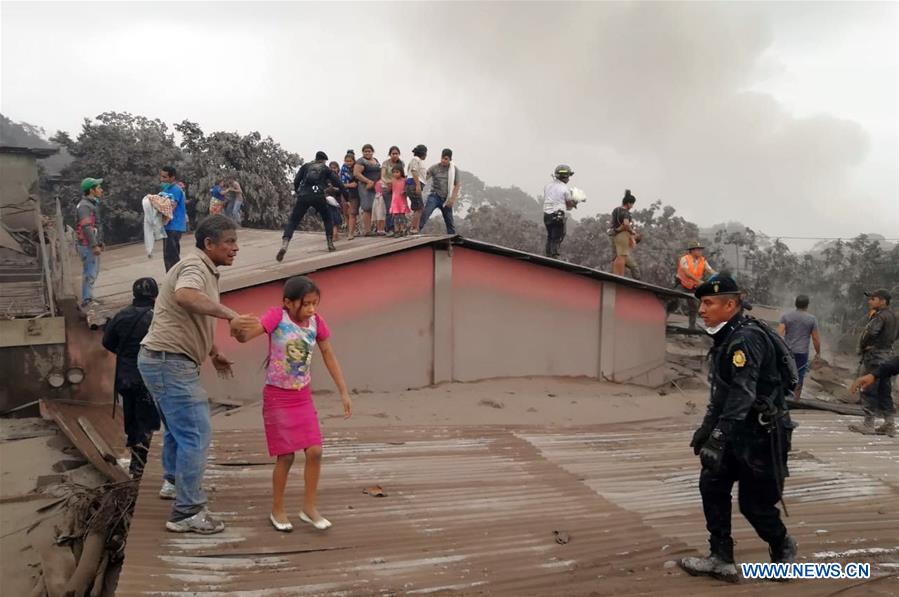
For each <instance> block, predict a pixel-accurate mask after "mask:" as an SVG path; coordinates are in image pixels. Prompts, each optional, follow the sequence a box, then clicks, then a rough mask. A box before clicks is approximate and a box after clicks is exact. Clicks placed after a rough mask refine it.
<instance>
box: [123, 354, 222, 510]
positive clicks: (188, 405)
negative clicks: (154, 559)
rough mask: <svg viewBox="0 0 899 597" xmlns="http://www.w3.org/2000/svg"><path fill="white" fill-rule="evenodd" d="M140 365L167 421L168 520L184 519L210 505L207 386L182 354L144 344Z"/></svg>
mask: <svg viewBox="0 0 899 597" xmlns="http://www.w3.org/2000/svg"><path fill="white" fill-rule="evenodd" d="M137 368H138V369H139V370H140V374H141V377H143V379H144V384H145V385H146V386H147V389H148V390H150V394H152V395H153V399H154V400H156V404H157V405H158V406H159V411H160V412H161V413H162V419H163V422H164V424H165V435H164V436H163V442H164V444H163V446H162V474H163V477H164V478H165V479H166V480H168V481H171V482H172V483H174V484H175V505H174V507H173V508H172V514H171V516H170V517H169V520H172V521H178V520H183V519H185V518H188V517H190V516H193V515H194V514H196V513H197V512H199V511H200V510H202V509H203V507H204V506H205V505H206V493H205V492H204V491H203V473H204V472H205V471H206V453H207V451H208V449H209V440H210V438H211V437H212V426H211V423H210V421H209V401H208V397H207V394H206V390H204V389H203V386H201V385H200V367H199V366H198V365H197V364H196V363H194V362H193V361H192V360H190V359H189V358H188V357H186V356H184V355H181V354H174V353H171V352H156V351H154V350H148V349H146V348H141V349H140V354H138V356H137Z"/></svg>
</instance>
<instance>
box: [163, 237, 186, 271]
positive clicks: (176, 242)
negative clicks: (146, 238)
mask: <svg viewBox="0 0 899 597" xmlns="http://www.w3.org/2000/svg"><path fill="white" fill-rule="evenodd" d="M181 234H182V233H181V232H178V231H175V230H166V231H165V240H164V241H163V243H162V261H163V263H165V271H169V270H170V269H172V267H173V266H174V265H175V264H176V263H178V262H179V261H181Z"/></svg>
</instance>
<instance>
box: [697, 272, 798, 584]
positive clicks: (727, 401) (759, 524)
mask: <svg viewBox="0 0 899 597" xmlns="http://www.w3.org/2000/svg"><path fill="white" fill-rule="evenodd" d="M695 295H696V298H698V299H699V300H700V307H699V315H700V317H702V319H703V321H704V322H705V324H706V327H707V329H708V332H709V333H710V334H711V335H712V337H713V338H714V345H713V347H712V350H711V352H710V355H709V369H710V370H709V379H710V381H711V397H710V400H709V406H708V410H707V412H706V415H705V419H703V422H702V425H701V426H700V427H699V429H697V430H696V433H695V434H694V435H693V440H692V441H691V442H690V446H691V447H692V448H693V451H694V453H695V454H697V455H698V456H699V457H700V461H701V463H702V472H701V473H700V476H699V493H700V494H701V495H702V509H703V512H704V513H705V520H706V529H708V531H709V547H710V552H711V553H710V555H709V556H708V557H689V558H684V559H682V560H681V561H680V565H681V567H682V568H683V569H684V570H686V571H687V572H689V573H690V574H692V575H708V576H714V577H716V578H719V579H721V580H726V581H729V582H737V581H738V580H739V576H738V574H737V568H736V564H735V563H734V542H733V538H732V536H731V509H732V502H733V497H732V493H731V492H732V490H733V486H734V483H739V484H740V492H739V502H740V512H741V513H742V514H743V516H745V517H746V519H747V520H748V521H749V523H750V524H751V525H752V527H753V528H754V529H755V531H756V533H758V535H759V536H760V537H761V538H762V539H763V540H764V541H765V542H766V543H768V545H769V553H770V554H771V560H772V561H773V562H785V563H788V562H792V561H793V560H794V558H795V557H796V551H797V548H796V542H795V541H794V540H793V539H792V538H791V537H790V536H789V535H788V534H787V529H786V527H785V526H784V524H783V522H782V521H781V519H780V512H779V511H778V509H777V506H776V504H777V502H778V500H780V499H781V495H782V492H783V481H784V477H785V476H786V475H787V452H788V451H789V449H790V439H791V438H790V435H791V433H792V427H793V425H792V423H791V422H790V415H789V412H787V409H786V401H785V393H786V392H785V389H784V388H785V386H786V385H788V384H789V383H793V382H795V380H792V381H789V380H788V381H787V382H785V381H784V379H783V377H784V376H783V374H782V372H781V370H780V368H779V365H778V358H779V357H778V355H777V349H776V348H775V345H774V341H778V342H779V341H780V339H779V337H777V336H776V334H774V333H773V331H772V332H771V333H770V334H769V333H768V331H767V330H766V329H765V328H764V327H763V326H762V324H760V323H759V322H758V321H757V320H755V319H753V318H751V317H748V316H747V315H745V314H744V305H743V300H742V298H741V296H740V290H739V288H738V287H737V283H736V282H735V281H734V279H733V278H731V277H730V276H729V275H726V274H716V275H715V276H712V277H711V278H710V279H709V280H708V281H707V282H705V283H703V284H701V285H700V286H699V287H698V288H697V289H696V292H695ZM783 354H789V352H788V349H787V348H786V347H785V346H784V347H783Z"/></svg>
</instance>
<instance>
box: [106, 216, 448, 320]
mask: <svg viewBox="0 0 899 597" xmlns="http://www.w3.org/2000/svg"><path fill="white" fill-rule="evenodd" d="M281 234H282V233H281V231H280V230H255V229H251V228H241V229H240V230H239V231H238V244H239V246H240V251H239V252H238V254H237V257H236V259H235V260H234V265H232V266H228V267H223V268H221V272H222V277H221V290H222V292H228V291H231V290H237V289H240V288H245V287H247V286H256V285H258V284H265V283H267V282H273V281H276V280H283V279H284V278H288V277H290V276H296V275H301V274H308V273H310V272H314V271H316V270H321V269H327V268H330V267H335V266H338V265H342V264H344V263H352V262H355V261H362V260H365V259H371V258H373V257H378V256H381V255H387V254H390V253H394V252H396V251H403V250H406V249H410V248H413V247H418V246H422V245H428V244H433V243H435V242H439V241H445V240H447V239H449V238H451V237H449V236H407V237H404V238H385V237H356V238H355V239H353V240H352V241H346V240H340V241H337V243H336V245H337V251H334V252H329V251H328V250H327V249H326V247H325V237H324V234H321V233H311V232H302V233H300V232H298V233H297V234H295V235H294V237H293V241H292V242H291V244H290V248H289V250H288V251H287V255H286V256H285V258H284V261H283V262H281V263H278V262H277V261H275V253H277V252H278V248H279V247H280V246H281ZM193 245H194V239H193V235H192V234H185V235H184V237H182V239H181V252H182V255H184V254H187V253H188V252H189V251H193V250H194V248H193ZM156 248H157V253H158V254H156V253H154V255H153V259H147V256H146V254H145V253H144V248H143V244H129V245H120V246H117V247H113V248H111V249H109V250H108V251H106V252H105V253H104V254H103V265H102V269H101V272H100V276H99V278H98V279H97V285H96V286H95V287H94V294H95V296H96V297H97V298H98V299H100V300H101V301H103V302H104V304H105V305H106V306H107V308H111V307H121V306H124V305H126V304H127V303H129V302H130V301H131V284H132V283H133V282H134V280H136V279H137V278H140V277H142V276H151V277H155V278H156V279H157V280H161V279H162V277H163V276H164V275H165V270H164V267H163V263H162V248H161V243H157V247H156Z"/></svg>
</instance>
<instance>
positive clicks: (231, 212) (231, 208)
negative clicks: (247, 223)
mask: <svg viewBox="0 0 899 597" xmlns="http://www.w3.org/2000/svg"><path fill="white" fill-rule="evenodd" d="M242 207H243V199H241V198H240V197H238V198H237V199H234V200H233V201H229V202H228V203H227V206H226V213H225V215H226V216H228V217H229V218H231V219H232V220H234V221H235V222H237V224H238V225H240V223H241V220H242V219H243V214H241V208H242Z"/></svg>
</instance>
